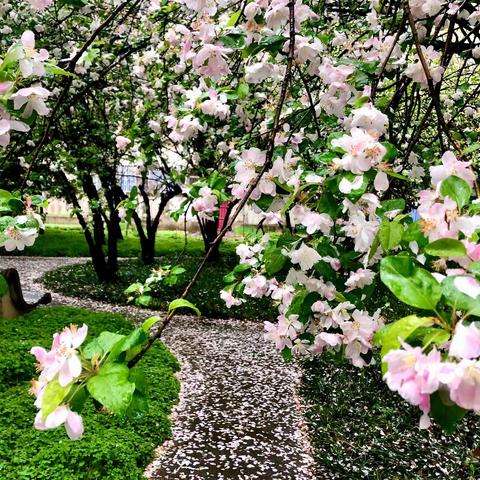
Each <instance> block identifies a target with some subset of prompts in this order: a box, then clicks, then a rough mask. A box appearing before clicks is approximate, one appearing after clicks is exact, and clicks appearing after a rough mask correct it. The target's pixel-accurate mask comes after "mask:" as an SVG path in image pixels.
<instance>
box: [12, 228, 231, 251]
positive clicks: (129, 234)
mask: <svg viewBox="0 0 480 480" xmlns="http://www.w3.org/2000/svg"><path fill="white" fill-rule="evenodd" d="M123 232H124V239H123V240H119V242H118V254H119V256H120V257H138V256H139V253H140V241H139V239H138V235H136V233H135V232H134V231H133V230H132V229H129V230H128V231H126V230H125V229H124V230H123ZM237 244H238V241H236V240H233V239H225V240H224V241H223V242H222V245H221V251H222V252H223V253H232V252H233V251H234V250H235V247H236V246H237ZM155 245H156V254H157V255H159V256H161V255H165V254H169V253H179V252H182V251H183V250H184V248H185V252H186V253H187V254H188V255H193V256H201V255H203V253H204V246H203V240H202V238H201V237H200V236H198V235H192V234H189V235H187V244H186V246H185V234H184V233H183V232H180V231H159V232H158V233H157V240H156V244H155ZM5 254H6V255H11V253H8V252H6V253H5ZM16 254H18V255H29V256H40V257H89V256H90V254H89V251H88V246H87V243H86V241H85V237H84V235H83V232H82V229H81V228H80V227H79V226H78V225H50V224H47V225H46V228H45V232H44V233H43V234H42V235H40V236H39V237H38V239H37V241H36V242H35V244H34V245H33V246H31V247H29V248H27V249H26V250H25V251H24V252H19V253H16Z"/></svg>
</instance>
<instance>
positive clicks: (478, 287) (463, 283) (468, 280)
mask: <svg viewBox="0 0 480 480" xmlns="http://www.w3.org/2000/svg"><path fill="white" fill-rule="evenodd" d="M453 284H454V285H455V288H456V289H457V290H458V291H460V292H462V293H464V294H465V295H468V296H469V297H471V298H473V299H474V300H475V299H476V298H477V297H478V296H479V295H480V282H478V280H475V278H473V277H467V276H461V277H456V278H455V280H454V281H453Z"/></svg>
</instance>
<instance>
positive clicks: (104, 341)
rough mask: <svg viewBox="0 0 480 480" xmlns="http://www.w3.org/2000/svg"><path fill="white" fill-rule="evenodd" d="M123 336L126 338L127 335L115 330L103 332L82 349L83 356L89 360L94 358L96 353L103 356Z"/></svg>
mask: <svg viewBox="0 0 480 480" xmlns="http://www.w3.org/2000/svg"><path fill="white" fill-rule="evenodd" d="M123 338H125V335H120V334H118V333H113V332H102V333H101V334H100V335H99V336H98V337H97V338H94V339H93V340H91V341H90V342H88V343H87V345H85V347H84V348H83V350H82V353H83V356H84V357H85V358H86V359H87V360H89V359H91V358H93V357H94V356H95V355H97V356H98V357H100V358H101V357H103V356H104V355H106V354H107V353H109V352H110V350H111V349H112V348H113V346H114V345H115V344H116V343H118V342H119V341H120V340H122V339H123Z"/></svg>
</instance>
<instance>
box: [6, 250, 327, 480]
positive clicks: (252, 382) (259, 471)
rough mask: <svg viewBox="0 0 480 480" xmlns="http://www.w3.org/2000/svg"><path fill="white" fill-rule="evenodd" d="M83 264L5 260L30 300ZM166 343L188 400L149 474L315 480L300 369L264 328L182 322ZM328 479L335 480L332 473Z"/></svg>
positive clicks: (191, 479) (132, 312)
mask: <svg viewBox="0 0 480 480" xmlns="http://www.w3.org/2000/svg"><path fill="white" fill-rule="evenodd" d="M83 261H85V259H80V258H41V257H2V258H1V267H2V268H8V267H13V268H16V269H17V270H19V272H20V276H21V279H22V284H23V286H24V288H25V290H26V292H27V296H28V297H30V296H35V295H36V294H38V293H41V292H43V291H44V288H43V287H42V285H41V283H40V281H39V279H40V277H41V276H42V275H43V274H44V273H45V272H46V271H48V270H51V269H54V268H57V267H60V266H63V265H67V264H72V263H78V262H83ZM53 302H54V303H55V304H67V305H72V306H81V307H86V308H92V309H94V310H106V311H112V312H118V313H122V314H124V315H126V316H130V317H131V318H134V319H138V320H141V319H144V318H146V317H148V316H150V315H153V314H158V311H157V312H149V311H148V310H143V309H142V310H140V309H138V308H136V307H125V306H115V305H110V304H107V303H102V302H96V301H92V300H78V299H73V298H69V297H65V296H62V295H59V294H55V293H54V294H53ZM164 341H165V343H166V344H167V345H168V346H169V348H170V349H171V350H172V351H173V352H174V353H175V355H176V356H177V358H178V359H179V360H180V362H181V364H182V371H181V380H182V392H181V401H180V403H179V405H178V406H177V407H176V409H175V412H174V414H173V417H174V418H173V440H172V441H170V442H168V444H166V445H163V446H160V447H159V449H158V458H157V460H155V461H154V462H153V463H152V464H151V465H150V466H149V467H148V469H147V474H148V476H150V477H151V478H154V479H172V480H173V479H188V480H196V479H212V480H213V479H216V480H227V479H232V480H233V479H235V480H257V479H259V480H260V479H261V480H276V479H278V480H310V479H313V478H314V476H313V473H312V465H313V460H312V456H311V453H310V447H309V442H308V438H307V435H306V427H305V424H304V422H303V415H302V404H301V401H300V398H299V397H298V395H297V387H298V383H299V379H300V370H299V369H298V368H297V367H296V366H295V365H293V364H285V363H284V362H283V361H282V360H281V358H280V357H279V355H278V354H277V353H276V352H275V350H274V349H273V347H272V346H271V345H270V344H268V343H266V342H265V341H264V340H263V327H262V325H261V324H259V323H255V322H249V321H241V320H209V319H204V318H201V319H198V318H194V317H182V316H179V317H177V318H176V319H175V320H174V321H173V322H172V324H171V325H170V326H169V327H168V329H167V330H166V333H165V338H164ZM322 478H325V479H327V478H329V476H328V474H325V475H324V476H323V475H322Z"/></svg>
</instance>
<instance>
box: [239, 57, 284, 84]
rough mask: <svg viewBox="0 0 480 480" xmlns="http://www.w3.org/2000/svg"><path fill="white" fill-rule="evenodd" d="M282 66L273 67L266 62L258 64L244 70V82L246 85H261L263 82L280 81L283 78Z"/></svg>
mask: <svg viewBox="0 0 480 480" xmlns="http://www.w3.org/2000/svg"><path fill="white" fill-rule="evenodd" d="M284 70H285V69H284V67H283V66H282V65H273V64H272V63H268V62H258V63H253V64H252V65H248V66H247V67H246V68H245V81H246V82H247V83H255V84H258V83H262V82H263V81H264V80H267V79H269V80H273V81H278V80H281V79H282V78H283V76H284Z"/></svg>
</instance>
